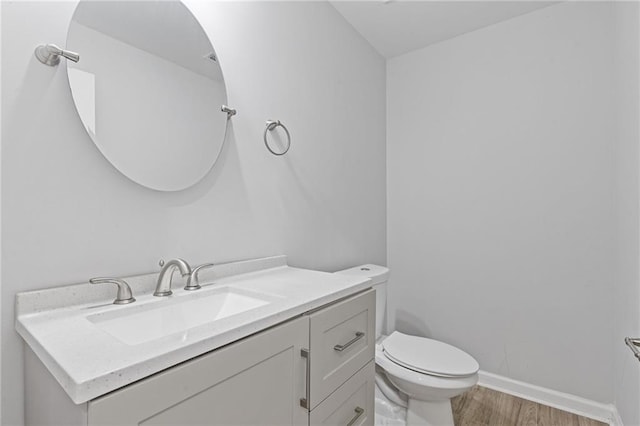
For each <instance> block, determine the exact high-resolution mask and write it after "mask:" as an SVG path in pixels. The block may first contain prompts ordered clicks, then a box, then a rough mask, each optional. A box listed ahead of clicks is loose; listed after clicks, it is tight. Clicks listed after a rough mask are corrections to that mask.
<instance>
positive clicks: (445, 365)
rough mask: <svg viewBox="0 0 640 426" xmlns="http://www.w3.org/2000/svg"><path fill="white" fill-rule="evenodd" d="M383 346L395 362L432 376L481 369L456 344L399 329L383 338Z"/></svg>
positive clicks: (457, 373) (473, 371) (465, 373)
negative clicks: (452, 344)
mask: <svg viewBox="0 0 640 426" xmlns="http://www.w3.org/2000/svg"><path fill="white" fill-rule="evenodd" d="M382 349H383V353H384V355H385V356H386V357H387V358H389V359H390V360H391V361H393V362H394V363H396V364H398V365H400V366H402V367H404V368H408V369H410V370H413V371H416V372H418V373H422V374H428V375H430V376H438V377H451V378H455V377H468V376H472V375H474V374H475V373H477V372H478V370H479V369H480V365H479V364H478V361H476V360H475V359H474V358H473V357H472V356H471V355H469V354H467V353H466V352H464V351H463V350H461V349H458V348H456V347H455V346H451V345H448V344H446V343H444V342H439V341H437V340H433V339H428V338H426V337H418V336H410V335H408V334H404V333H400V332H398V331H394V332H393V333H391V335H389V337H387V338H386V339H384V340H383V341H382Z"/></svg>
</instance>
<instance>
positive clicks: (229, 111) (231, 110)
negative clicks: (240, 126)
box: [220, 105, 238, 120]
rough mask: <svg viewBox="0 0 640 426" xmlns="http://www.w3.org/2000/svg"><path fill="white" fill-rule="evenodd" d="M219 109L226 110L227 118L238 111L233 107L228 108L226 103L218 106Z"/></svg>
mask: <svg viewBox="0 0 640 426" xmlns="http://www.w3.org/2000/svg"><path fill="white" fill-rule="evenodd" d="M220 110H221V111H222V112H226V113H227V120H228V119H230V118H231V117H233V116H234V115H236V114H237V113H238V111H236V110H235V109H234V108H230V107H228V106H226V105H222V107H221V108H220Z"/></svg>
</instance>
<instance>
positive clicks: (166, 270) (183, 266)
mask: <svg viewBox="0 0 640 426" xmlns="http://www.w3.org/2000/svg"><path fill="white" fill-rule="evenodd" d="M160 266H161V267H162V269H160V275H158V284H157V285H156V291H155V292H154V293H153V295H154V296H170V295H171V294H172V293H173V292H172V291H171V278H172V277H173V273H174V272H175V270H176V269H179V270H180V273H181V274H182V276H183V277H186V276H187V275H191V267H190V266H189V264H188V263H187V262H185V261H184V260H182V259H171V260H168V261H167V262H166V263H165V261H164V260H162V259H161V260H160Z"/></svg>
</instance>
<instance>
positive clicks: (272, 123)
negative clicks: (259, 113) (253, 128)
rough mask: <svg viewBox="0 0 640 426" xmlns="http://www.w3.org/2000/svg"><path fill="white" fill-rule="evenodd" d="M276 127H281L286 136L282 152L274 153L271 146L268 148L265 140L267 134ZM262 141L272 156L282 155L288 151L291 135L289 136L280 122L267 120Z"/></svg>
mask: <svg viewBox="0 0 640 426" xmlns="http://www.w3.org/2000/svg"><path fill="white" fill-rule="evenodd" d="M278 126H280V127H282V129H283V130H284V132H285V133H286V134H287V147H286V148H285V149H284V151H282V152H278V151H274V150H273V149H272V148H271V146H269V141H268V140H267V132H269V131H273V130H274V129H275V128H276V127H278ZM263 139H264V145H265V146H266V147H267V149H268V150H269V152H270V153H272V154H273V155H284V154H286V153H287V151H289V148H291V134H289V130H288V129H287V128H286V127H285V125H284V124H282V123H281V122H280V120H275V121H274V120H267V127H266V128H265V129H264V135H263Z"/></svg>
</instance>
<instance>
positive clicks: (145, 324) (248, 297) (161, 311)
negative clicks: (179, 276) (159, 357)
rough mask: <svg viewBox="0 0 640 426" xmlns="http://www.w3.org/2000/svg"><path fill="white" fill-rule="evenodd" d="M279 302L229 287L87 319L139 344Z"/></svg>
mask: <svg viewBox="0 0 640 426" xmlns="http://www.w3.org/2000/svg"><path fill="white" fill-rule="evenodd" d="M275 299H277V297H276V296H271V295H266V294H260V293H254V292H250V291H245V290H239V289H235V288H228V287H225V288H219V289H214V290H208V291H205V290H201V292H198V293H194V294H189V295H182V296H178V297H176V296H170V297H167V298H164V299H161V300H158V301H153V302H151V303H148V304H145V305H142V306H135V305H131V306H127V307H124V308H122V309H118V310H114V311H110V312H104V313H100V314H93V315H89V316H87V320H89V321H90V322H92V323H93V324H95V325H96V326H97V327H98V328H99V329H101V330H102V331H104V332H106V333H108V334H110V335H112V336H113V337H115V338H116V339H118V340H120V341H121V342H123V343H126V344H128V345H138V344H140V343H145V342H149V341H151V340H156V339H160V338H162V337H166V336H170V335H173V334H177V333H185V332H187V331H188V330H189V329H192V328H194V327H198V326H201V325H204V324H207V323H213V322H214V321H217V320H220V319H222V318H226V317H229V316H231V315H236V314H239V313H243V312H247V311H249V310H251V309H255V308H258V307H260V306H265V305H268V304H269V303H271V302H272V301H273V300H275Z"/></svg>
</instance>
